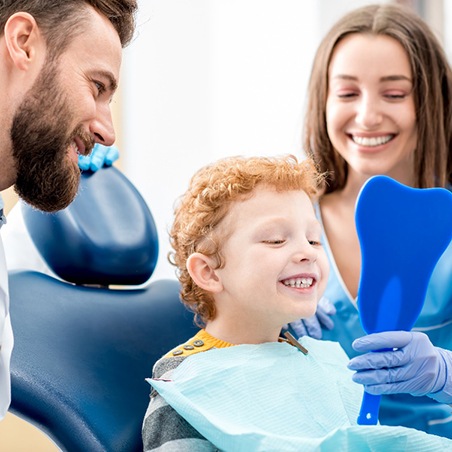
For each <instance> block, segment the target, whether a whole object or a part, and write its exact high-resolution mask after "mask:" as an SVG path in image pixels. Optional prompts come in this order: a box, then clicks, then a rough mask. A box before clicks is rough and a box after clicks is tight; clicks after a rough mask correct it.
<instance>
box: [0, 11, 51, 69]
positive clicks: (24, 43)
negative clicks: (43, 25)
mask: <svg viewBox="0 0 452 452" xmlns="http://www.w3.org/2000/svg"><path fill="white" fill-rule="evenodd" d="M4 39H5V44H6V48H7V52H8V54H9V57H10V59H11V61H12V63H13V64H14V66H16V67H17V68H18V69H20V70H27V69H28V67H29V66H30V64H31V63H33V62H34V60H35V59H36V55H37V51H38V47H39V46H41V47H42V45H43V44H44V42H43V37H42V34H41V32H40V30H39V27H38V24H37V23H36V20H35V18H34V17H33V16H32V15H31V14H28V13H25V12H18V13H15V14H13V15H12V16H11V17H10V18H9V19H8V20H7V22H6V24H5V28H4Z"/></svg>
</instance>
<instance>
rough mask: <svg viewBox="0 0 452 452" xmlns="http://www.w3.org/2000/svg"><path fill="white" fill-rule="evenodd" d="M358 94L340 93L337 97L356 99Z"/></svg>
mask: <svg viewBox="0 0 452 452" xmlns="http://www.w3.org/2000/svg"><path fill="white" fill-rule="evenodd" d="M357 95H358V94H356V93H338V94H337V97H339V99H352V98H353V97H356V96H357Z"/></svg>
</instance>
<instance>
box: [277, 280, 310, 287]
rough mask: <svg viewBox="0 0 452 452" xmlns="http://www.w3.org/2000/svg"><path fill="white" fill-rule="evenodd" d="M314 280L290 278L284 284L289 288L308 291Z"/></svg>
mask: <svg viewBox="0 0 452 452" xmlns="http://www.w3.org/2000/svg"><path fill="white" fill-rule="evenodd" d="M313 282H314V279H313V278H290V279H285V280H284V281H282V283H283V284H284V285H285V286H288V287H296V288H297V289H299V288H301V289H307V288H308V287H311V286H312V283H313Z"/></svg>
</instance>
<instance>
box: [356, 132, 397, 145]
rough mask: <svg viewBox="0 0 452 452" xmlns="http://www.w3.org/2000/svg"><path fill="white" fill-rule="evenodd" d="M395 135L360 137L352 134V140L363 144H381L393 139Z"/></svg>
mask: <svg viewBox="0 0 452 452" xmlns="http://www.w3.org/2000/svg"><path fill="white" fill-rule="evenodd" d="M392 137H393V135H385V136H381V137H360V136H356V135H352V140H353V141H354V142H355V143H356V144H359V145H361V146H380V145H382V144H385V143H387V142H388V141H390V140H391V139H392Z"/></svg>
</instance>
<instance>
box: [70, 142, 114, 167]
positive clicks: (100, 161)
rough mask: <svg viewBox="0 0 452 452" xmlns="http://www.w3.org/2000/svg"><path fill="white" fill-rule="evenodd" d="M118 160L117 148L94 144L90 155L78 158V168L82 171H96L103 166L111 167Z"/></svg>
mask: <svg viewBox="0 0 452 452" xmlns="http://www.w3.org/2000/svg"><path fill="white" fill-rule="evenodd" d="M118 158H119V150H118V148H116V147H115V146H104V145H102V144H99V143H96V144H95V145H94V147H93V150H92V151H91V154H89V155H79V156H78V166H79V167H80V169H81V170H84V171H87V170H91V171H97V170H98V169H99V168H102V167H103V166H111V165H112V164H113V163H114V162H115V161H116V160H118Z"/></svg>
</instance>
